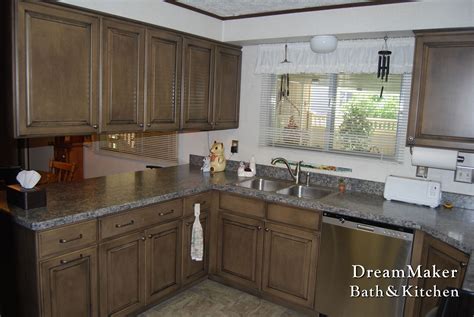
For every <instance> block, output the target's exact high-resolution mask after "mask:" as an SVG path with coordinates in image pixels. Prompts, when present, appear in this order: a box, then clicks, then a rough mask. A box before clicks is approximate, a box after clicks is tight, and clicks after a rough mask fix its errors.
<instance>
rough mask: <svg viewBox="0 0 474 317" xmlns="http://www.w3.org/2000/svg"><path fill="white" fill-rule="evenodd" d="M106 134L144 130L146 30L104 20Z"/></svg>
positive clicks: (103, 96)
mask: <svg viewBox="0 0 474 317" xmlns="http://www.w3.org/2000/svg"><path fill="white" fill-rule="evenodd" d="M103 32H104V35H103V47H104V49H103V71H104V74H103V93H102V98H103V103H102V117H103V119H102V120H103V123H102V129H103V130H104V131H139V130H142V129H143V122H144V119H143V107H144V80H145V77H144V65H145V29H144V28H143V27H141V26H139V25H134V24H129V23H125V22H118V21H115V20H107V19H104V20H103Z"/></svg>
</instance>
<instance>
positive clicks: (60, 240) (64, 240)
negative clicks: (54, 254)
mask: <svg viewBox="0 0 474 317" xmlns="http://www.w3.org/2000/svg"><path fill="white" fill-rule="evenodd" d="M80 239H82V233H81V234H80V235H79V236H77V237H75V238H72V239H69V240H67V239H59V243H68V242H72V241H76V240H80Z"/></svg>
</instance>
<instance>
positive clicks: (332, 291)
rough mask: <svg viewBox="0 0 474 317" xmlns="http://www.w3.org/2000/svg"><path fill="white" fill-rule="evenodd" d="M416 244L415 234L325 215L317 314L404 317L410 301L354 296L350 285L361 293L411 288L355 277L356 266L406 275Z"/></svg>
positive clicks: (398, 280) (397, 282)
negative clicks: (407, 302)
mask: <svg viewBox="0 0 474 317" xmlns="http://www.w3.org/2000/svg"><path fill="white" fill-rule="evenodd" d="M412 243H413V230H411V229H407V228H402V227H397V226H392V225H386V224H381V223H377V222H372V221H367V220H361V219H358V218H352V217H345V216H344V217H342V216H336V215H332V214H329V213H326V212H325V213H323V227H322V233H321V247H320V252H319V260H318V269H317V272H318V273H317V287H316V303H315V307H316V310H317V311H318V312H320V313H321V314H324V315H327V316H329V317H346V316H347V317H349V316H350V317H357V316H363V317H371V316H384V317H391V316H397V317H398V316H403V309H404V305H405V298H404V297H387V296H384V297H364V298H362V297H351V288H350V286H351V285H356V286H358V287H360V289H359V291H360V290H362V289H365V290H368V289H374V288H376V285H378V288H379V289H381V290H386V289H387V287H388V286H389V285H393V287H394V289H397V290H398V289H400V288H401V287H402V286H403V285H406V283H407V279H406V278H383V279H382V278H374V277H372V278H365V277H363V278H353V273H354V272H353V265H357V264H358V265H362V266H363V267H364V268H365V269H374V270H375V269H380V270H385V269H387V270H393V269H402V270H404V271H405V272H406V271H407V264H409V263H410V258H411V250H412ZM361 271H362V270H361V269H360V267H359V271H358V272H356V273H357V275H359V274H360V273H361ZM356 294H357V293H355V292H354V293H353V295H356Z"/></svg>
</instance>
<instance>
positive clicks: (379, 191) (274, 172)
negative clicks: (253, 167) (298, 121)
mask: <svg viewBox="0 0 474 317" xmlns="http://www.w3.org/2000/svg"><path fill="white" fill-rule="evenodd" d="M203 158H204V157H203V156H200V155H193V154H191V155H189V164H190V165H195V166H202V160H203ZM238 167H239V162H238V161H233V160H227V166H226V170H227V171H235V172H236V173H237V169H238ZM303 174H305V173H304V172H303ZM257 176H258V177H269V178H278V179H284V180H292V179H291V177H290V174H289V173H288V170H287V169H286V167H285V168H280V167H275V166H269V165H260V164H257ZM305 177H306V176H305V175H303V176H302V180H303V182H305V181H306V178H305ZM340 178H343V179H344V182H345V183H346V190H347V191H352V192H361V193H367V194H375V195H380V196H382V195H383V191H384V187H385V184H384V183H382V182H374V181H369V180H364V179H357V178H350V177H340V176H334V175H328V174H320V173H314V172H310V184H311V185H319V186H325V187H331V188H337V186H338V184H339V179H340ZM442 201H443V202H444V201H449V202H452V203H453V204H454V206H456V207H458V208H466V209H474V196H472V195H463V194H456V193H449V192H443V194H442Z"/></svg>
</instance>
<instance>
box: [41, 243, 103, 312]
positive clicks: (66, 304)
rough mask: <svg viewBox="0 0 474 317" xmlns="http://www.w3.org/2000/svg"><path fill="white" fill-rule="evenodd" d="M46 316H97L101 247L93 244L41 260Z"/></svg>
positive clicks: (43, 300) (43, 307)
mask: <svg viewBox="0 0 474 317" xmlns="http://www.w3.org/2000/svg"><path fill="white" fill-rule="evenodd" d="M41 293H42V296H41V298H42V309H43V316H78V317H79V316H97V315H98V306H97V251H96V248H95V247H94V248H89V249H84V250H80V251H77V252H72V253H69V254H66V255H63V256H61V257H57V258H54V259H51V260H48V261H45V262H43V263H41Z"/></svg>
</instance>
